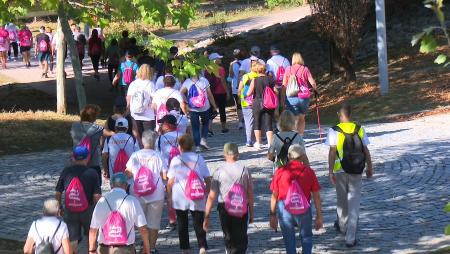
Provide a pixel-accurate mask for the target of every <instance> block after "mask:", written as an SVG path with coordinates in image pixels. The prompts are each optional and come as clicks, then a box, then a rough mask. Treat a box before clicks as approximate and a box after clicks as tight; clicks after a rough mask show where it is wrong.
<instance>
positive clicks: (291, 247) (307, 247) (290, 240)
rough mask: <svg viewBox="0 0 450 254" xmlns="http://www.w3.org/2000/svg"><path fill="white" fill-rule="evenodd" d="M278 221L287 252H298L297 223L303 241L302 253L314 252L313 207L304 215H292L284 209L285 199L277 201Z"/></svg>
mask: <svg viewBox="0 0 450 254" xmlns="http://www.w3.org/2000/svg"><path fill="white" fill-rule="evenodd" d="M277 214H278V222H279V223H280V227H281V233H282V234H283V240H284V245H285V246H286V253H287V254H296V241H295V225H296V224H297V225H299V226H300V242H301V243H302V253H303V254H311V253H312V246H313V242H312V236H313V234H312V215H311V208H309V210H308V212H306V213H305V214H302V215H292V214H291V213H289V212H288V211H287V210H286V209H284V201H282V200H280V201H278V203H277Z"/></svg>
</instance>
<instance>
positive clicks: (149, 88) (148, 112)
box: [127, 79, 156, 121]
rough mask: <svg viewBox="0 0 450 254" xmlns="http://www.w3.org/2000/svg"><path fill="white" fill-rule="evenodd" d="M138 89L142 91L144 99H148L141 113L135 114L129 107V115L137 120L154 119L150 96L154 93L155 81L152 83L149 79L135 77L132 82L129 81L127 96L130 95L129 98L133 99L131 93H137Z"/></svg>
mask: <svg viewBox="0 0 450 254" xmlns="http://www.w3.org/2000/svg"><path fill="white" fill-rule="evenodd" d="M138 91H144V93H145V94H144V96H145V99H146V101H148V102H149V103H148V105H147V107H146V109H145V111H144V113H142V114H136V113H135V112H133V111H132V110H131V109H130V111H131V116H132V117H133V118H134V120H138V121H153V120H155V110H153V108H152V98H153V95H154V93H155V92H156V88H155V83H153V82H152V81H150V80H142V79H136V80H134V81H133V82H131V84H130V86H129V88H128V92H127V96H130V97H131V100H133V95H134V94H135V93H137V92H138Z"/></svg>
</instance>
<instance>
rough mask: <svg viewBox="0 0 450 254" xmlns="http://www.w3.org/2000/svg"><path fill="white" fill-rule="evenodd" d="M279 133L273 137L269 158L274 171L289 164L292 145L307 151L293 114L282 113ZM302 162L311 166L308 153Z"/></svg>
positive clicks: (288, 112)
mask: <svg viewBox="0 0 450 254" xmlns="http://www.w3.org/2000/svg"><path fill="white" fill-rule="evenodd" d="M278 129H279V130H280V132H279V133H277V134H275V135H274V136H273V137H272V142H270V147H269V151H268V152H267V158H268V159H269V160H271V161H273V162H274V171H275V170H276V169H277V168H279V167H282V166H285V165H286V164H287V162H288V159H289V158H288V149H289V147H290V146H291V145H294V144H297V145H299V146H301V147H303V149H305V141H304V140H303V138H302V136H301V135H300V134H298V133H297V131H296V119H295V116H294V114H293V113H292V112H290V111H288V110H285V111H283V112H282V113H281V115H280V119H279V121H278ZM301 162H302V163H303V164H304V165H307V166H308V165H309V160H308V156H307V155H306V153H305V154H304V155H303V156H302V158H301Z"/></svg>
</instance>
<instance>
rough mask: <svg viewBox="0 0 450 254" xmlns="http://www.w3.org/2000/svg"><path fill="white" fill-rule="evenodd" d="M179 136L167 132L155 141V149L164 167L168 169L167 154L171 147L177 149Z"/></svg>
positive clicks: (178, 134)
mask: <svg viewBox="0 0 450 254" xmlns="http://www.w3.org/2000/svg"><path fill="white" fill-rule="evenodd" d="M179 137H181V134H180V133H179V132H177V131H171V132H167V133H165V134H163V135H161V136H159V138H158V139H157V140H156V144H155V148H156V150H157V151H158V152H159V153H160V154H161V157H162V159H163V162H164V165H165V166H166V167H167V168H168V167H169V166H170V165H169V153H170V150H171V149H172V147H178V138H179Z"/></svg>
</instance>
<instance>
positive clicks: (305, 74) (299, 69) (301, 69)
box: [284, 64, 311, 86]
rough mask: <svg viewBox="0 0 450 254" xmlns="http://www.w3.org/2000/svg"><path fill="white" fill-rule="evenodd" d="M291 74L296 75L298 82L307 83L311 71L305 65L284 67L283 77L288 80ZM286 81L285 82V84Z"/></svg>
mask: <svg viewBox="0 0 450 254" xmlns="http://www.w3.org/2000/svg"><path fill="white" fill-rule="evenodd" d="M291 75H295V76H296V77H297V82H298V84H302V85H306V86H307V85H308V80H309V79H310V78H311V72H310V71H309V68H308V67H306V66H305V65H300V64H295V65H292V66H289V67H287V68H286V71H285V72H284V78H286V79H288V80H289V77H290V76H291ZM287 84H288V83H286V86H287Z"/></svg>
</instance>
